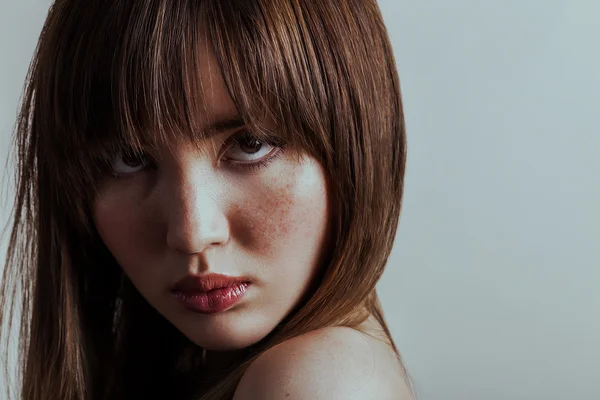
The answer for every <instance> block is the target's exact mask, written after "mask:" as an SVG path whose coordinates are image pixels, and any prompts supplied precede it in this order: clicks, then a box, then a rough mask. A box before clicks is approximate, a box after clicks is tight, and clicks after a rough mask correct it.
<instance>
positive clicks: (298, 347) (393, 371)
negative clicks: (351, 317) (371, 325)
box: [234, 327, 412, 400]
mask: <svg viewBox="0 0 600 400" xmlns="http://www.w3.org/2000/svg"><path fill="white" fill-rule="evenodd" d="M258 399H260V400H271V399H273V400H274V399H289V400H305V399H307V400H308V399H310V400H320V399H323V400H325V399H327V400H332V399H345V400H370V399H373V400H375V399H377V400H387V399H389V400H412V396H411V392H410V390H409V388H408V385H407V384H406V383H405V380H404V379H403V375H402V370H401V368H400V364H399V363H398V360H397V358H396V356H395V354H394V353H393V351H391V349H389V348H388V347H387V346H386V345H384V344H383V343H381V342H380V341H379V340H376V339H373V338H371V337H369V336H367V335H364V334H362V333H360V332H358V331H356V330H354V329H351V328H345V327H332V328H324V329H319V330H316V331H313V332H309V333H307V334H305V335H302V336H298V337H295V338H293V339H290V340H288V341H286V342H284V343H281V344H280V345H278V346H275V347H273V348H272V349H270V350H268V351H266V352H265V353H264V354H262V355H261V356H260V357H259V358H257V359H256V360H255V361H254V362H253V363H252V364H251V365H250V367H249V368H248V370H247V371H246V373H245V374H244V376H243V377H242V379H241V381H240V383H239V385H238V387H237V390H236V393H235V396H234V400H258Z"/></svg>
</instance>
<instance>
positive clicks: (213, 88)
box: [198, 40, 238, 128]
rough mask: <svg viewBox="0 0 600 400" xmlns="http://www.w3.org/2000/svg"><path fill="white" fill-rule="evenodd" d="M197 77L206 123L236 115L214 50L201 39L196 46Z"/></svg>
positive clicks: (213, 122) (226, 119)
mask: <svg viewBox="0 0 600 400" xmlns="http://www.w3.org/2000/svg"><path fill="white" fill-rule="evenodd" d="M198 77H199V81H198V84H199V85H200V92H201V93H202V97H203V98H204V100H203V106H204V115H205V118H204V120H205V121H206V124H207V125H208V126H210V125H215V124H216V125H218V124H217V123H218V122H223V121H228V120H230V119H233V117H236V116H237V115H238V110H237V108H236V106H235V104H234V103H233V100H232V98H231V96H230V94H229V91H228V89H227V85H226V84H225V81H224V79H223V76H222V74H221V69H220V68H219V65H218V63H217V59H216V57H215V54H214V51H213V49H212V47H211V46H210V45H209V43H208V41H207V40H201V41H200V45H199V48H198ZM205 128H207V127H205Z"/></svg>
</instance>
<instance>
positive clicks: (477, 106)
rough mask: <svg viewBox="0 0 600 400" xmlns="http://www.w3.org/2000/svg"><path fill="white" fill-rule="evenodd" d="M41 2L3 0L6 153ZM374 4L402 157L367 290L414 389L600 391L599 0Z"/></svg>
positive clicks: (433, 393)
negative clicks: (385, 240) (397, 102)
mask: <svg viewBox="0 0 600 400" xmlns="http://www.w3.org/2000/svg"><path fill="white" fill-rule="evenodd" d="M319 1H325V0H319ZM327 1H335V0H327ZM49 5H50V1H49V0H18V1H9V0H2V2H1V5H0V146H1V152H0V157H1V160H2V161H3V160H4V159H6V156H7V148H8V144H9V140H10V136H11V133H12V129H13V125H14V121H15V117H16V109H17V105H18V101H19V98H20V95H21V91H22V84H23V79H24V77H25V74H26V70H27V67H28V63H29V61H30V58H31V56H32V53H33V50H34V47H35V44H36V40H37V36H38V35H39V32H40V30H41V27H42V24H43V21H44V18H45V16H46V13H47V10H48V7H49ZM380 7H381V10H382V12H383V15H384V18H385V21H386V24H387V26H388V29H389V34H390V37H391V40H392V43H393V45H394V51H395V54H396V58H397V64H398V69H399V73H400V80H401V85H402V91H403V98H404V106H405V112H406V121H407V128H408V145H409V156H408V167H407V173H406V189H405V190H406V191H405V202H404V207H403V213H402V218H401V222H400V227H399V231H398V236H397V240H396V243H395V247H394V251H393V254H392V256H391V258H390V260H389V264H388V267H387V270H386V272H385V274H384V276H383V278H382V280H381V282H380V284H379V289H380V294H381V298H382V302H383V306H384V310H385V313H386V316H387V319H388V321H389V324H390V326H391V329H392V332H393V335H394V338H395V339H396V342H397V343H398V346H399V348H400V351H401V353H402V355H403V357H404V361H405V363H406V365H407V367H408V369H409V371H410V373H411V376H412V378H413V382H414V384H415V387H416V390H417V394H418V396H419V399H421V400H437V399H439V400H463V399H465V400H471V399H482V400H484V399H485V400H506V399H515V400H516V399H527V400H534V399H540V400H541V399H543V400H554V399H580V400H584V399H585V400H597V399H600V386H599V385H598V381H599V379H600V362H599V360H600V344H599V339H600V319H599V318H598V317H599V315H600V313H599V311H600V290H598V288H599V286H600V211H599V209H598V208H599V206H600V178H599V174H600V157H599V153H600V76H599V75H600V48H599V41H600V22H599V21H600V19H599V17H598V16H599V15H600V2H598V1H594V0H589V1H584V0H503V1H491V0H453V1H447V0H419V1H400V0H380ZM0 165H1V168H4V163H3V162H2V164H0ZM2 172H4V171H2ZM9 172H11V171H9ZM3 175H5V174H3ZM9 176H10V174H8V178H7V182H8V184H6V185H5V186H6V187H8V188H9V190H8V191H3V193H2V196H3V198H2V203H1V204H2V208H1V209H0V222H1V223H2V225H4V224H5V223H6V221H7V218H8V213H9V208H10V205H11V197H12V195H13V192H12V191H11V190H10V179H9ZM2 244H3V246H5V244H6V240H5V238H4V242H2ZM3 251H4V250H3ZM2 264H3V263H2ZM3 384H5V382H4V381H2V380H0V385H3Z"/></svg>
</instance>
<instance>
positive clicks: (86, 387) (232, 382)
mask: <svg viewBox="0 0 600 400" xmlns="http://www.w3.org/2000/svg"><path fill="white" fill-rule="evenodd" d="M203 43H206V44H208V45H209V46H211V48H212V49H213V51H214V54H215V56H216V59H217V62H218V64H219V67H220V73H221V74H222V76H223V79H224V81H225V83H226V85H227V88H228V90H229V93H230V95H231V97H232V99H233V101H234V103H235V105H236V106H237V108H238V111H239V113H240V115H241V116H242V118H243V119H244V121H245V122H246V123H247V124H248V126H249V127H250V129H251V130H252V131H253V133H255V134H256V135H257V136H258V137H259V138H260V135H261V134H264V135H267V134H268V136H269V137H273V136H274V135H275V136H279V137H281V139H284V140H285V141H286V142H287V143H289V144H290V146H291V147H292V148H295V149H298V150H299V152H306V153H309V154H311V155H312V156H314V157H317V159H318V160H319V161H320V162H321V163H322V164H323V166H324V167H325V170H326V171H327V173H328V179H329V182H330V183H331V190H332V194H333V199H334V206H333V221H334V224H333V225H334V234H333V237H332V247H331V254H330V255H329V258H328V259H327V260H326V261H327V262H325V263H324V265H323V267H322V269H321V271H322V273H321V275H320V277H319V278H320V279H319V284H318V285H317V286H316V287H315V289H314V292H313V293H311V295H310V296H308V298H307V299H306V300H305V301H304V302H303V303H302V304H300V305H299V306H298V307H297V309H295V311H294V312H293V313H292V314H291V315H289V316H288V317H286V319H285V320H284V321H283V322H282V323H281V324H280V325H279V326H278V327H277V328H276V329H275V330H274V331H273V332H272V333H271V334H270V335H269V336H268V337H267V338H265V339H264V340H262V341H261V342H260V343H258V344H256V345H255V346H252V347H251V348H249V349H247V351H246V353H245V355H244V357H243V359H241V360H239V363H236V365H235V366H234V367H233V368H232V369H231V370H229V371H228V373H227V374H226V375H223V376H219V377H216V378H215V377H213V379H211V380H206V381H202V380H201V379H200V380H199V379H198V373H197V369H196V368H197V366H198V365H199V364H198V361H197V360H198V357H199V349H198V348H197V346H194V345H193V344H192V343H190V342H189V341H188V340H187V339H186V338H184V337H183V336H182V334H181V333H179V332H178V331H177V330H176V329H175V328H174V327H172V326H171V325H170V324H169V323H168V322H167V321H166V320H165V319H164V318H162V317H161V316H160V315H158V314H157V312H156V311H154V309H152V308H151V307H150V306H149V305H148V304H147V303H146V301H145V300H144V299H143V298H142V297H141V295H140V294H139V293H138V292H137V291H136V290H135V289H134V288H133V286H132V285H131V283H130V282H129V281H128V279H127V278H126V277H125V276H124V274H123V273H122V271H121V269H120V267H119V266H118V265H117V263H116V261H115V260H114V258H113V257H112V256H111V254H110V252H109V251H108V249H107V248H106V247H105V245H104V244H103V243H102V241H101V240H100V238H99V235H98V233H97V232H96V230H95V227H94V224H93V223H92V221H91V213H90V203H91V200H92V199H93V196H94V193H95V190H96V187H97V186H96V184H97V178H98V174H99V171H100V169H101V168H99V167H98V165H99V163H98V157H97V156H98V155H99V154H100V155H101V154H108V153H110V151H111V149H112V147H111V143H113V144H114V143H117V142H118V143H127V144H128V145H129V146H133V147H135V146H142V145H144V146H148V145H157V144H159V143H168V142H169V141H170V139H171V138H172V136H173V135H187V136H188V137H191V138H193V139H195V140H201V139H202V133H200V132H201V129H200V127H202V126H203V123H204V122H205V121H204V120H203V116H204V113H203V110H204V109H205V105H204V104H203V97H202V87H201V82H199V77H198V73H197V71H198V70H197V66H198V57H199V46H201V45H203ZM15 149H16V156H17V158H18V168H17V172H16V184H17V193H16V202H15V205H14V213H13V218H14V221H13V226H12V231H11V235H10V241H9V248H8V253H7V263H6V267H5V271H4V279H3V283H2V289H1V293H0V294H1V296H2V297H1V302H2V305H3V307H2V309H1V310H0V321H1V322H2V325H3V326H4V328H5V330H8V331H10V328H7V327H9V326H10V325H11V323H12V315H13V314H14V312H15V310H17V309H18V308H20V311H21V321H20V323H21V325H20V347H19V349H20V364H19V365H20V367H21V370H20V380H19V381H20V382H21V383H22V398H23V399H27V400H42V399H56V398H60V399H100V398H128V397H135V398H138V397H140V398H141V397H143V395H144V394H152V395H153V396H152V397H154V396H160V395H161V394H163V395H164V396H168V397H173V393H174V392H173V387H181V388H186V389H185V390H183V389H182V392H181V393H180V395H181V396H182V397H185V396H189V395H191V394H193V393H195V394H196V398H202V399H227V398H231V397H232V395H233V392H234V390H235V387H236V385H237V383H238V382H239V379H240V377H241V375H242V373H243V372H244V370H245V369H246V367H247V366H248V365H249V363H250V362H252V360H253V359H255V358H256V357H257V356H258V355H260V354H261V352H263V351H265V350H266V349H268V348H270V347H272V346H274V345H275V344H277V343H280V342H282V341H285V340H286V339H289V338H291V337H293V336H297V335H300V334H302V333H305V332H308V331H311V330H314V329H317V328H321V327H326V326H333V325H346V326H357V325H358V324H359V323H360V322H362V321H363V320H364V318H365V314H360V313H359V314H357V312H356V311H357V310H362V309H366V310H367V311H368V313H370V314H372V315H374V316H375V318H376V319H377V320H378V321H379V322H380V323H381V325H382V326H383V328H384V330H385V332H386V334H387V336H388V337H389V340H390V342H391V343H392V346H393V347H394V349H395V350H396V353H398V351H397V349H396V347H395V345H394V344H393V341H392V338H391V336H390V333H389V331H388V329H387V326H386V324H385V321H384V318H383V313H382V310H381V307H380V304H379V301H378V298H377V294H376V290H375V285H376V283H377V281H378V280H379V278H380V276H381V274H382V272H383V269H384V266H385V264H386V262H387V259H388V256H389V254H390V251H391V248H392V245H393V242H394V238H395V235H396V229H397V224H398V220H399V216H400V209H401V204H402V193H403V181H404V170H405V163H406V138H405V127H404V116H403V110H402V102H401V94H400V87H399V80H398V76H397V71H396V66H395V61H394V56H393V53H392V48H391V45H390V42H389V39H388V36H387V32H386V28H385V26H384V24H383V20H382V17H381V14H380V11H379V8H378V5H377V3H376V0H335V1H331V0H325V1H313V0H245V1H236V0H180V1H170V0H149V1H124V0H112V1H86V2H82V1H75V0H56V1H55V2H54V4H53V5H52V6H51V8H50V11H49V14H48V17H47V20H46V22H45V25H44V27H43V30H42V33H41V36H40V39H39V42H38V46H37V48H36V51H35V55H34V58H33V61H32V63H31V65H30V69H29V72H28V76H27V81H26V86H25V94H24V97H23V101H22V105H21V108H20V114H19V119H18V121H17V125H16V142H15ZM17 289H20V290H21V294H22V303H21V304H20V305H19V304H18V303H16V302H15V298H16V295H15V293H16V290H17ZM5 323H6V324H5ZM148 332H151V334H148ZM3 338H4V344H5V346H6V349H5V350H6V351H8V341H7V340H6V338H7V337H6V333H4V335H3ZM165 343H168V344H169V345H168V346H165ZM148 349H152V351H148ZM398 357H399V358H400V355H399V354H398ZM405 372H406V371H405ZM406 379H408V374H406ZM188 382H194V384H195V385H196V387H192V386H188V385H187V383H188ZM198 386H199V387H198ZM188 389H189V390H188Z"/></svg>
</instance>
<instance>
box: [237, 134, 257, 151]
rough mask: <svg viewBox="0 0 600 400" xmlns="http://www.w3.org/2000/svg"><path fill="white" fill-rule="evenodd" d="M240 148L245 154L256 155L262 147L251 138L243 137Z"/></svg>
mask: <svg viewBox="0 0 600 400" xmlns="http://www.w3.org/2000/svg"><path fill="white" fill-rule="evenodd" d="M240 147H241V148H242V150H244V151H245V152H246V153H256V152H257V151H259V150H260V148H261V147H262V143H261V142H260V141H259V140H258V139H256V138H255V137H252V136H245V137H244V140H243V141H242V143H241V145H240Z"/></svg>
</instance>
